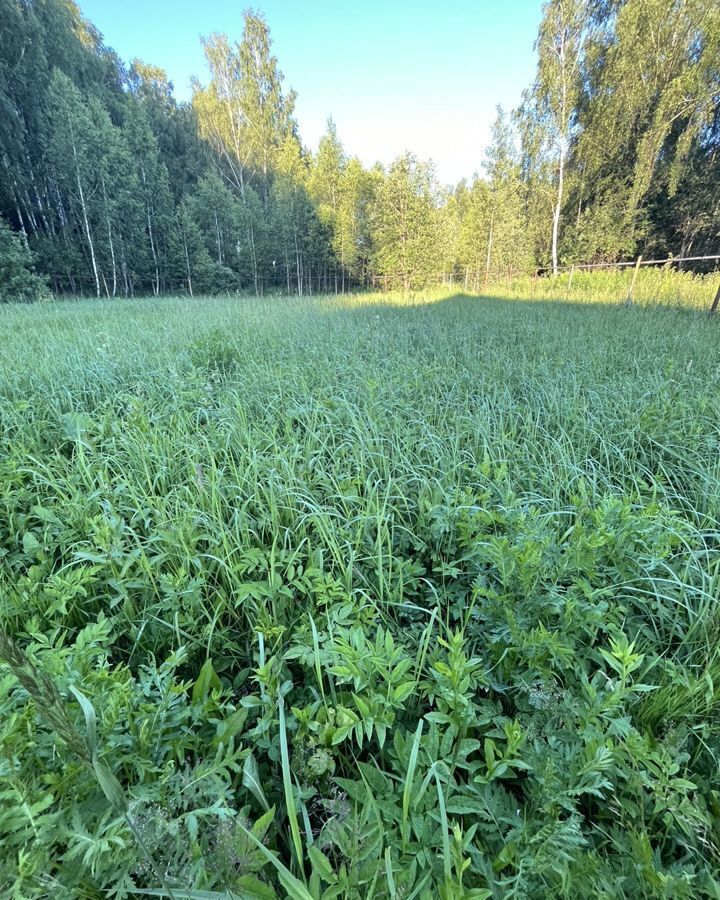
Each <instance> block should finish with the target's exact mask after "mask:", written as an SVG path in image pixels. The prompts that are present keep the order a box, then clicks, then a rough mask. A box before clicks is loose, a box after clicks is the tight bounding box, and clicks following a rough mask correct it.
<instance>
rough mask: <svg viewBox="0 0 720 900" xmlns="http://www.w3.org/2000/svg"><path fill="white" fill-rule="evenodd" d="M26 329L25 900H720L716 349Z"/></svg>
mask: <svg viewBox="0 0 720 900" xmlns="http://www.w3.org/2000/svg"><path fill="white" fill-rule="evenodd" d="M3 319H4V321H3V326H4V327H3V332H2V337H1V338H0V424H1V426H2V437H1V438H0V440H1V442H2V443H1V444H0V554H1V555H0V590H1V599H0V624H1V625H2V634H4V635H5V637H3V638H2V639H0V651H1V652H2V655H3V657H4V658H5V661H6V663H8V665H6V666H5V667H4V668H0V845H1V846H2V852H1V853H0V895H2V896H3V897H8V898H16V900H19V898H23V900H24V898H39V897H50V896H52V897H54V898H103V897H126V896H130V895H132V896H145V897H151V896H166V897H173V896H174V897H176V898H178V900H179V898H191V897H192V898H198V900H201V898H202V900H210V898H216V897H218V898H219V897H244V898H270V897H273V896H279V897H283V896H291V897H298V898H299V897H302V898H308V897H312V898H320V897H322V898H334V897H347V898H357V897H362V898H403V900H410V898H414V897H417V898H422V900H429V898H436V897H440V898H445V900H460V898H483V897H492V898H507V897H516V898H535V897H537V898H544V897H548V898H550V897H552V898H555V897H568V898H577V897H604V898H616V897H627V898H640V897H648V898H650V897H653V898H654V897H672V898H682V897H720V825H719V824H718V823H719V822H720V776H719V774H718V772H719V770H718V764H719V763H720V736H719V729H718V724H719V720H718V711H719V708H720V693H719V689H718V685H720V652H719V650H718V647H719V646H720V643H719V641H720V615H719V613H718V594H719V589H720V576H719V574H718V561H719V556H718V540H719V538H720V534H719V532H718V513H719V511H720V483H719V481H718V474H719V469H720V428H719V426H718V423H719V422H720V394H719V393H718V389H719V386H720V352H718V343H717V341H718V331H717V328H718V326H717V325H716V323H714V322H709V321H708V320H707V319H706V318H704V317H701V316H699V315H697V314H696V313H692V312H688V311H680V310H656V311H651V310H643V309H638V308H634V307H623V306H601V305H593V306H575V305H572V304H563V303H543V304H540V303H520V302H503V301H498V300H483V299H477V298H462V297H456V298H447V299H445V300H443V301H440V300H437V301H436V302H433V303H424V302H422V298H416V299H415V301H408V302H406V303H405V304H403V303H400V302H399V301H391V300H390V299H388V300H387V301H383V300H382V299H378V298H368V297H354V298H350V299H344V300H343V299H322V298H321V299H317V300H310V301H307V300H306V301H298V300H264V301H254V300H253V301H245V300H231V299H227V300H217V299H216V300H195V301H194V302H193V301H189V300H163V301H152V302H150V301H135V302H122V303H117V304H113V303H98V304H90V303H82V304H70V303H58V304H54V305H50V306H45V307H35V308H19V307H18V308H13V309H8V310H7V311H6V312H4V313H3Z"/></svg>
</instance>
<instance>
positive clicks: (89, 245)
mask: <svg viewBox="0 0 720 900" xmlns="http://www.w3.org/2000/svg"><path fill="white" fill-rule="evenodd" d="M0 22H1V23H2V25H1V26H0V27H1V34H2V44H3V53H2V55H1V56H0V215H2V216H3V217H4V219H5V220H6V222H7V223H9V225H10V227H11V228H12V230H13V231H15V232H17V233H18V234H19V236H20V240H21V244H22V245H23V247H27V249H28V251H30V252H32V253H33V254H34V257H35V259H36V266H37V270H38V272H39V273H40V274H41V275H43V276H44V277H46V278H47V279H48V282H49V284H50V285H51V286H52V288H53V289H54V290H55V291H56V292H66V293H75V294H77V293H84V294H94V295H98V296H100V295H106V296H120V295H130V294H136V293H153V294H156V295H157V294H160V293H161V292H165V291H178V290H186V291H188V292H199V291H202V292H206V291H231V292H234V291H252V292H256V293H258V294H261V293H265V292H268V291H273V290H287V291H290V292H296V293H298V294H304V293H308V292H315V291H323V290H346V289H348V288H349V287H352V286H353V285H359V284H365V283H368V281H370V280H371V279H373V278H374V277H375V278H377V277H381V278H382V279H383V280H384V281H385V283H392V284H393V285H395V286H402V287H405V288H407V289H409V288H413V287H416V286H419V285H422V284H427V283H429V282H433V281H435V280H437V279H438V278H442V277H453V278H455V279H459V280H463V279H464V281H465V283H466V284H467V285H474V286H476V287H479V286H480V285H481V284H482V283H484V282H486V281H488V280H490V279H493V278H497V277H498V276H500V275H502V276H503V277H504V276H506V275H508V274H512V273H521V272H527V271H531V270H533V269H542V268H548V267H552V269H554V270H557V269H558V267H559V266H561V265H563V264H566V265H567V264H572V263H580V262H594V261H612V260H616V259H618V258H621V257H625V256H628V255H632V254H636V253H639V252H643V253H645V254H647V253H654V254H662V255H663V256H667V255H678V254H689V253H690V252H692V253H694V254H696V255H701V254H703V253H707V252H714V251H716V250H717V246H718V243H717V242H718V237H719V235H720V225H719V224H718V222H719V219H720V178H719V177H718V174H719V172H720V168H719V167H720V156H719V150H720V117H719V116H718V109H719V106H720V104H719V101H720V7H718V4H717V2H716V0H686V2H683V3H678V2H675V0H595V2H592V3H580V2H578V0H549V2H547V3H546V4H545V6H544V9H543V19H542V23H541V25H540V29H539V32H538V38H537V60H538V63H537V74H536V78H535V80H534V82H533V84H532V85H530V86H529V88H528V90H527V92H526V94H525V97H524V100H523V103H522V105H521V107H520V108H519V109H518V110H514V111H512V112H510V113H503V112H502V111H501V113H500V114H499V117H498V120H497V122H496V124H495V127H494V130H493V137H492V141H491V145H490V147H489V149H488V152H487V155H486V159H485V161H484V162H483V161H482V160H478V173H476V174H475V175H474V176H473V178H472V179H471V180H470V181H469V182H467V181H463V182H462V183H461V184H459V185H456V186H448V185H441V184H439V183H438V181H437V179H436V177H435V175H434V170H433V167H432V164H431V163H429V162H426V161H422V160H418V159H416V158H415V157H414V156H412V154H406V155H403V156H401V157H400V158H399V159H397V160H395V161H394V162H393V163H392V164H391V165H389V166H387V167H382V166H379V165H378V166H375V167H373V168H370V169H368V168H366V167H365V166H363V164H362V163H361V162H360V161H359V160H357V159H356V158H353V157H352V156H350V155H349V154H348V152H347V151H346V149H345V148H344V146H343V144H342V141H341V137H340V135H338V132H337V129H336V127H335V125H334V123H333V122H332V120H330V121H329V123H328V129H327V131H326V133H325V135H324V136H323V137H322V139H321V141H320V144H319V147H318V148H317V150H316V151H314V152H313V151H311V150H309V149H308V148H306V147H304V146H303V144H302V142H301V140H300V135H299V133H298V128H297V123H296V121H295V117H294V109H295V93H294V91H293V90H292V89H291V88H289V87H287V86H286V84H285V80H284V77H283V74H282V72H281V70H280V64H279V62H278V60H277V59H276V57H275V56H274V54H273V52H272V41H271V35H270V30H269V27H268V24H267V22H266V21H265V19H264V18H263V17H262V16H261V15H259V14H256V13H253V12H247V13H246V14H245V18H244V28H243V32H242V34H241V35H240V38H239V40H238V41H237V42H234V41H233V40H232V39H231V38H230V37H228V36H227V35H223V34H211V35H209V36H208V37H206V38H204V39H203V47H204V50H205V56H206V59H207V63H208V68H209V80H208V82H207V84H201V83H200V82H199V81H196V82H195V83H194V86H193V96H192V100H191V102H190V103H186V104H184V103H179V102H177V101H176V99H175V97H174V94H173V85H172V83H171V82H170V81H169V79H168V77H167V75H166V73H165V72H163V71H162V70H161V69H159V68H157V67H156V66H153V65H152V63H149V62H144V61H141V60H138V59H134V60H132V61H131V63H130V64H129V65H128V66H125V65H124V64H123V62H122V61H121V60H120V59H119V57H118V56H117V54H115V53H114V51H112V50H111V49H110V48H108V47H107V46H106V45H105V44H104V42H103V39H102V36H101V35H100V34H99V33H98V31H97V30H96V29H95V28H94V27H93V26H92V25H91V24H90V23H89V22H88V21H87V20H85V19H84V18H83V17H82V15H81V14H80V12H79V10H78V7H77V6H76V4H75V3H74V2H73V0H42V2H40V0H22V2H21V0H0Z"/></svg>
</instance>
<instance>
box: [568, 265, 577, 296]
mask: <svg viewBox="0 0 720 900" xmlns="http://www.w3.org/2000/svg"><path fill="white" fill-rule="evenodd" d="M574 274H575V264H573V265H572V266H570V277H569V278H568V286H567V298H566V299H567V300H569V299H570V291H572V283H573V275H574Z"/></svg>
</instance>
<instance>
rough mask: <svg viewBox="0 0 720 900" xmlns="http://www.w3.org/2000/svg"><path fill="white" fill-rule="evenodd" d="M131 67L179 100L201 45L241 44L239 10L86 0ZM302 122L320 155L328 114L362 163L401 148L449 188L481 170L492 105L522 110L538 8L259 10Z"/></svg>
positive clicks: (404, 5)
mask: <svg viewBox="0 0 720 900" xmlns="http://www.w3.org/2000/svg"><path fill="white" fill-rule="evenodd" d="M79 5H80V7H81V9H82V11H83V13H84V14H85V16H86V17H87V18H89V19H90V21H92V22H93V23H94V24H95V25H96V26H97V27H98V28H99V29H100V31H101V32H102V33H103V35H104V38H105V42H106V43H107V44H109V45H110V46H111V47H113V48H114V49H115V50H116V51H117V52H118V53H119V54H120V56H121V57H122V58H123V59H124V60H125V61H126V62H127V61H128V60H130V59H131V58H133V57H136V56H137V57H139V58H140V59H142V60H144V61H145V62H150V63H153V64H154V65H158V66H161V67H162V68H163V69H165V70H166V71H167V73H168V75H169V77H170V79H171V80H172V81H173V83H174V85H175V93H176V96H177V97H178V98H179V99H183V100H184V99H188V98H189V97H190V77H191V76H192V75H197V76H199V77H200V80H201V81H205V80H206V78H207V72H206V69H205V65H204V59H203V53H202V48H201V46H200V35H207V34H210V33H212V32H214V31H220V32H226V33H227V34H228V35H229V37H230V38H231V39H234V40H239V39H240V36H241V33H242V11H243V9H244V8H245V7H246V5H247V4H246V3H245V2H244V0H79ZM253 9H259V10H260V11H261V12H263V13H264V14H265V17H266V19H267V22H268V24H269V26H270V33H271V36H272V38H273V51H274V53H275V55H276V56H277V58H278V60H279V63H280V68H281V70H282V71H283V73H284V75H285V83H286V85H290V86H292V87H293V88H294V89H295V90H296V91H297V93H298V100H297V107H296V115H297V119H298V122H299V126H300V135H301V138H302V140H303V143H304V144H305V145H306V146H309V147H311V148H313V149H314V148H315V147H316V146H317V142H318V139H319V137H320V135H321V134H322V132H323V131H324V129H325V123H326V121H327V118H328V116H332V117H333V119H334V120H335V123H336V124H337V127H338V133H339V136H340V138H341V140H342V142H343V144H344V146H345V149H346V151H347V152H348V153H350V154H355V155H357V156H359V157H360V159H361V160H362V161H363V162H364V163H365V164H366V165H371V164H372V163H374V162H375V161H376V160H380V162H382V163H388V162H390V161H391V160H392V159H393V158H394V157H395V156H397V155H398V154H399V153H402V152H403V151H404V150H412V151H414V152H415V153H416V154H417V155H418V156H419V157H421V158H423V159H432V160H433V161H434V162H435V164H436V167H437V172H438V175H439V177H440V179H441V181H443V182H448V183H450V182H456V181H458V180H459V179H460V178H463V177H468V178H469V177H470V176H472V174H473V172H475V171H478V170H479V169H480V167H481V164H482V160H483V152H484V148H485V146H486V145H487V142H488V139H489V133H490V126H491V124H492V120H493V118H494V116H495V107H496V105H497V104H498V103H501V104H502V105H503V106H505V107H506V108H508V109H510V108H513V107H514V106H516V105H517V104H518V103H519V102H520V97H521V94H522V91H523V89H524V88H525V87H527V85H529V83H530V82H531V81H532V78H533V76H534V69H535V57H534V53H533V42H534V40H535V35H536V32H537V27H538V24H539V22H540V13H541V0H436V2H428V0H416V2H410V0H353V2H348V0H335V2H333V0H255V2H254V3H253Z"/></svg>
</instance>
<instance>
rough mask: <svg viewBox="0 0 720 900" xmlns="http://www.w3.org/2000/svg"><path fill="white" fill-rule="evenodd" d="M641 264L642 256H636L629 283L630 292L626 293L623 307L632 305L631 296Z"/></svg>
mask: <svg viewBox="0 0 720 900" xmlns="http://www.w3.org/2000/svg"><path fill="white" fill-rule="evenodd" d="M641 262H642V256H638V258H637V262H636V263H635V268H634V269H633V277H632V281H631V282H630V290H629V291H628V293H627V297H626V298H625V306H629V305H630V304H631V303H632V295H633V291H634V290H635V279H636V278H637V273H638V269H639V268H640V263H641Z"/></svg>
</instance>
